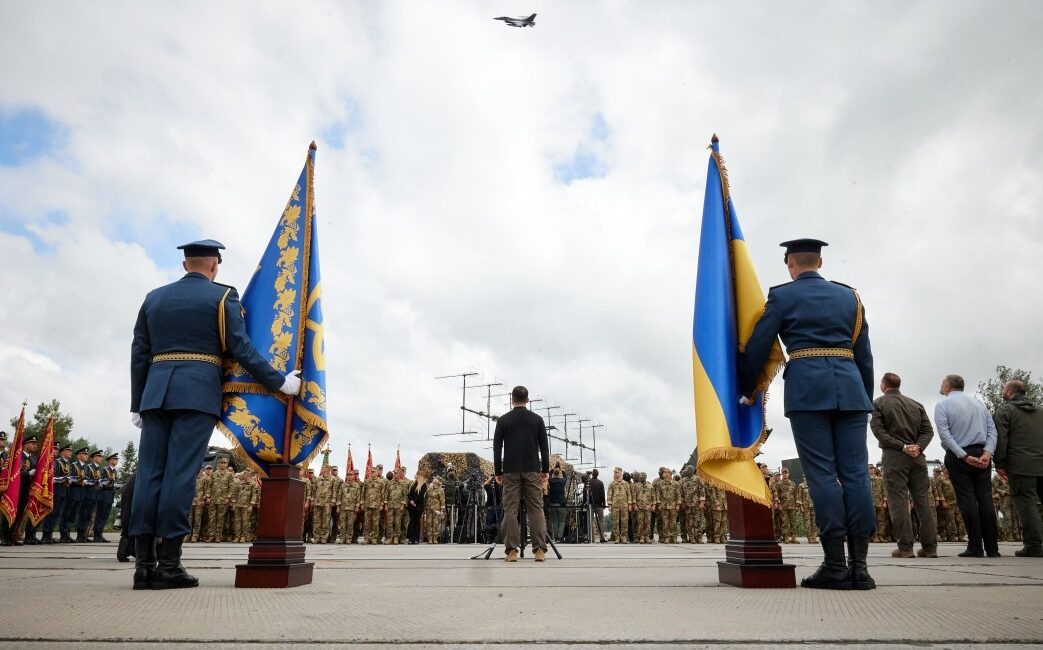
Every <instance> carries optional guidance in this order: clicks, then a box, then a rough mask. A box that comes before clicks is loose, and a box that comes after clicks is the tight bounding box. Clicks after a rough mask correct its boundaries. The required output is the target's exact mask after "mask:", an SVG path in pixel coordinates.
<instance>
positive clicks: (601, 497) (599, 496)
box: [587, 476, 605, 508]
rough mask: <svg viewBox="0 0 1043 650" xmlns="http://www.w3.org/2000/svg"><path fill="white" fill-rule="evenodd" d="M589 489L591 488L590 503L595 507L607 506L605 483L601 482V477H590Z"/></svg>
mask: <svg viewBox="0 0 1043 650" xmlns="http://www.w3.org/2000/svg"><path fill="white" fill-rule="evenodd" d="M587 485H588V489H589V490H590V505H592V506H594V507H595V508H604V507H605V484H604V483H602V482H601V479H599V478H594V477H593V476H591V477H590V480H589V481H587Z"/></svg>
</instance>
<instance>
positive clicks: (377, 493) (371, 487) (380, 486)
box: [362, 474, 387, 544]
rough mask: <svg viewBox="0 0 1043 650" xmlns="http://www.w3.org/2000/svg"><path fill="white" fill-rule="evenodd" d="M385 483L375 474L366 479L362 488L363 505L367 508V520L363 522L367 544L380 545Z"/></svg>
mask: <svg viewBox="0 0 1043 650" xmlns="http://www.w3.org/2000/svg"><path fill="white" fill-rule="evenodd" d="M385 483H387V481H385V480H384V479H383V478H382V477H381V476H380V474H373V475H371V476H370V477H369V478H367V479H366V482H365V483H364V484H363V487H362V503H363V505H364V506H365V508H366V519H365V521H364V522H363V524H362V525H363V528H364V531H363V532H364V533H365V536H366V543H367V544H380V543H381V540H380V513H381V512H383V510H384V507H385V505H386V503H385V500H384V499H385V493H386V489H385V485H384V484H385Z"/></svg>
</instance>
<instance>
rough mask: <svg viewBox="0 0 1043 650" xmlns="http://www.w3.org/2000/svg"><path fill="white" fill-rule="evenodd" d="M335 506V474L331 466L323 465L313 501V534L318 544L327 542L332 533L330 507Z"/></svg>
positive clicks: (316, 481) (313, 494)
mask: <svg viewBox="0 0 1043 650" xmlns="http://www.w3.org/2000/svg"><path fill="white" fill-rule="evenodd" d="M332 507H333V476H332V475H331V474H330V466H329V465H323V466H322V469H320V470H319V478H317V479H316V480H315V483H314V490H313V492H312V503H311V536H312V539H314V540H315V543H316V544H325V543H326V540H328V539H329V535H330V508H332Z"/></svg>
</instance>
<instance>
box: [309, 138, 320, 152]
mask: <svg viewBox="0 0 1043 650" xmlns="http://www.w3.org/2000/svg"><path fill="white" fill-rule="evenodd" d="M308 148H309V149H311V150H312V151H315V150H316V149H318V148H319V146H318V145H317V144H315V141H314V140H312V141H311V144H309V145H308Z"/></svg>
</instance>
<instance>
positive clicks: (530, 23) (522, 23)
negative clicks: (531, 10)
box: [493, 14, 536, 27]
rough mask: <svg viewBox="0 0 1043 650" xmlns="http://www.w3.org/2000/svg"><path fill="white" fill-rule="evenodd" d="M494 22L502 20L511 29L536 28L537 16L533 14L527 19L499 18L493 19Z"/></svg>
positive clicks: (522, 17)
mask: <svg viewBox="0 0 1043 650" xmlns="http://www.w3.org/2000/svg"><path fill="white" fill-rule="evenodd" d="M493 20H502V21H503V22H505V23H507V24H508V25H509V26H511V27H535V26H536V14H533V15H531V16H529V17H528V18H526V17H525V16H519V17H517V18H510V17H508V16H500V17H499V18H493Z"/></svg>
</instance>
